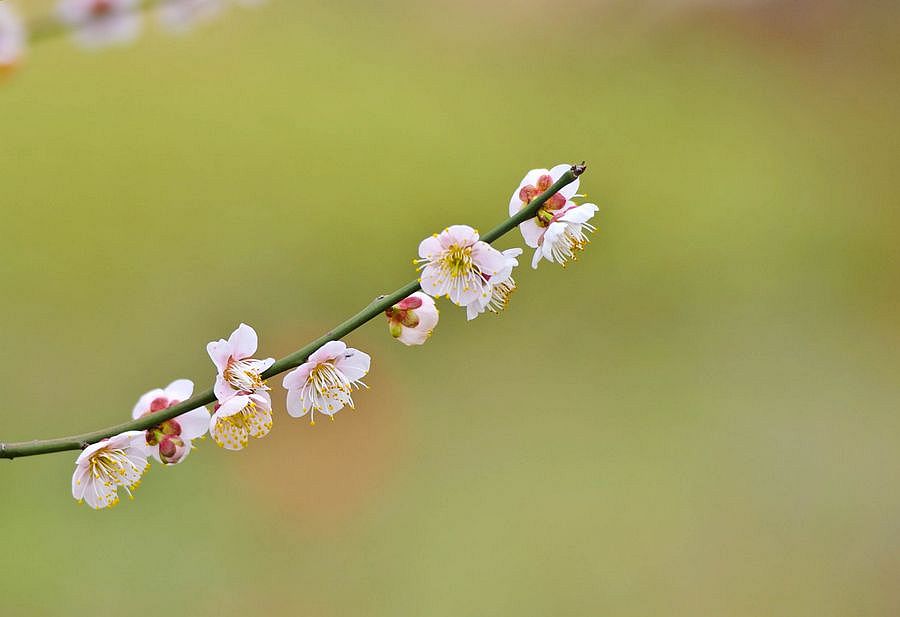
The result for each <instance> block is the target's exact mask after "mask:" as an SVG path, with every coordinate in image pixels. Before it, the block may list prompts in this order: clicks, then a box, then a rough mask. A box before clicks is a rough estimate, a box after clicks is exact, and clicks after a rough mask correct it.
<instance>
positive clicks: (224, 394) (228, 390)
mask: <svg viewBox="0 0 900 617" xmlns="http://www.w3.org/2000/svg"><path fill="white" fill-rule="evenodd" d="M213 392H215V394H216V398H217V399H218V400H219V402H220V403H221V402H222V401H227V400H228V399H230V398H231V397H233V396H235V395H237V393H238V391H237V390H235V389H234V388H232V387H231V384H230V383H228V381H227V380H226V379H225V377H224V376H222V375H217V376H216V384H215V385H214V386H213Z"/></svg>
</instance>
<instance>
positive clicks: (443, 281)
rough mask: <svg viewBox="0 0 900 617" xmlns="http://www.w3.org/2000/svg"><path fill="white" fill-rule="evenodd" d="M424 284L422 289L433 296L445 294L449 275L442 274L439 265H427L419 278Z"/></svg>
mask: <svg viewBox="0 0 900 617" xmlns="http://www.w3.org/2000/svg"><path fill="white" fill-rule="evenodd" d="M419 283H420V284H421V285H422V291H424V292H425V293H427V294H430V295H432V296H443V295H444V294H446V293H447V286H448V284H449V282H448V280H447V277H444V276H443V274H441V269H440V268H438V267H437V266H431V265H429V266H425V269H424V270H422V276H421V277H420V278H419Z"/></svg>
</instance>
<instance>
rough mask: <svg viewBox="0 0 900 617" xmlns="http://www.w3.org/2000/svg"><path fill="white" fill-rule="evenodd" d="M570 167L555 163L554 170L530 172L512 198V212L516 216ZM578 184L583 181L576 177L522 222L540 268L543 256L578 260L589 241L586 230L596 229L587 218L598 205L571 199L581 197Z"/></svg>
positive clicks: (561, 261)
mask: <svg viewBox="0 0 900 617" xmlns="http://www.w3.org/2000/svg"><path fill="white" fill-rule="evenodd" d="M571 169H573V167H572V166H571V165H556V166H555V167H553V168H551V169H532V170H531V171H529V172H528V173H527V174H525V177H524V178H523V179H522V181H521V182H520V183H519V187H518V188H517V189H516V190H515V191H514V192H513V194H512V197H510V199H509V215H510V216H513V215H514V214H516V213H517V212H518V211H519V210H521V209H522V208H524V207H525V206H527V205H528V204H529V203H531V201H532V200H533V199H534V198H535V197H537V196H538V195H540V194H541V193H543V192H544V191H546V190H547V189H549V188H550V187H551V186H552V185H553V184H554V183H555V182H556V181H557V180H559V179H560V178H561V177H562V175H563V174H564V173H566V172H567V171H569V170H571ZM579 183H580V180H579V179H578V178H575V181H574V182H572V183H570V184H567V185H566V186H564V187H562V188H561V189H559V192H557V193H554V194H553V195H551V196H550V198H549V199H547V200H546V201H545V202H544V203H543V204H542V205H541V207H540V208H538V210H537V213H536V214H535V216H534V217H533V218H530V219H528V220H527V221H524V222H522V223H520V224H519V230H520V231H521V232H522V237H523V238H524V239H525V244H527V245H528V246H530V247H531V248H534V249H536V250H535V252H534V257H533V259H532V261H531V267H532V268H537V267H538V263H540V261H541V258H542V257H543V258H545V259H547V260H548V261H555V262H557V263H559V264H560V265H563V266H565V265H566V262H568V260H570V259H572V260H574V259H577V253H578V252H579V251H581V250H583V249H584V247H585V245H586V244H587V243H588V242H589V240H588V238H587V235H586V234H585V233H584V232H585V231H588V232H593V231H595V228H594V226H593V225H591V224H589V223H588V222H587V221H588V220H589V219H590V218H591V217H593V216H594V213H595V212H596V211H597V210H598V208H597V206H596V205H594V204H583V205H580V206H579V205H578V204H576V203H575V202H574V201H572V200H573V199H574V198H576V197H579V195H577V193H578V186H579Z"/></svg>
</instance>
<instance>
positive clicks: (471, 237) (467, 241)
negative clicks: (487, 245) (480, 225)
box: [439, 225, 478, 248]
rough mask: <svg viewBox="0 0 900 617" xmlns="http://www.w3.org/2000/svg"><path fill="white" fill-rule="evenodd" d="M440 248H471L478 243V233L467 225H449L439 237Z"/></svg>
mask: <svg viewBox="0 0 900 617" xmlns="http://www.w3.org/2000/svg"><path fill="white" fill-rule="evenodd" d="M439 239H440V241H441V246H443V247H444V248H448V247H450V246H452V245H454V244H455V245H456V246H472V245H473V244H475V243H476V242H478V232H477V231H475V229H474V228H472V227H469V226H468V225H451V226H450V227H448V228H447V229H445V230H444V231H443V232H441V235H440V236H439Z"/></svg>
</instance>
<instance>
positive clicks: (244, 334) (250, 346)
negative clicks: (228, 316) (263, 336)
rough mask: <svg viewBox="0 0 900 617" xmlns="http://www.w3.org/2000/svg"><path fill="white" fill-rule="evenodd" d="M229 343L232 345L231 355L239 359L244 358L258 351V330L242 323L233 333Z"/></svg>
mask: <svg viewBox="0 0 900 617" xmlns="http://www.w3.org/2000/svg"><path fill="white" fill-rule="evenodd" d="M228 343H229V344H230V345H231V355H232V356H234V357H235V358H236V359H237V360H243V359H244V358H249V357H250V356H252V355H253V354H255V353H256V347H257V345H258V344H259V339H258V337H257V336H256V330H254V329H253V328H251V327H250V326H248V325H247V324H245V323H242V324H241V325H239V326H238V327H237V330H235V331H234V332H232V333H231V336H230V337H229V338H228Z"/></svg>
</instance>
